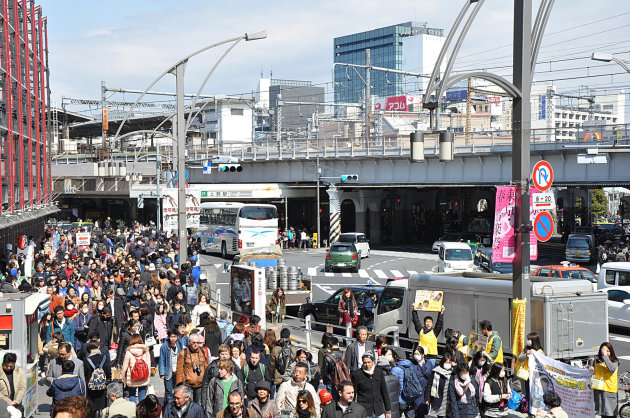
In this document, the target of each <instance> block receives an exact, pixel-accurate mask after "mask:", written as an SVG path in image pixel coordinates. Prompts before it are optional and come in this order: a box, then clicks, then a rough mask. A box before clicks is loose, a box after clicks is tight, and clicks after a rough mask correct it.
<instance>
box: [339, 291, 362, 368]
mask: <svg viewBox="0 0 630 418" xmlns="http://www.w3.org/2000/svg"><path fill="white" fill-rule="evenodd" d="M337 310H338V311H339V325H344V326H346V327H348V326H349V325H352V326H356V325H357V324H358V323H359V307H358V306H357V301H356V300H355V299H354V292H352V290H350V289H345V290H344V291H343V294H342V296H341V298H340V299H339V306H338V307H337ZM366 331H367V328H366ZM356 368H358V366H357V367H355V369H356Z"/></svg>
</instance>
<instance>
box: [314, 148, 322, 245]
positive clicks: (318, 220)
mask: <svg viewBox="0 0 630 418" xmlns="http://www.w3.org/2000/svg"><path fill="white" fill-rule="evenodd" d="M319 170H320V169H319V154H317V169H316V171H317V172H316V174H317V190H316V191H315V195H316V196H317V207H316V208H315V216H317V248H322V233H321V232H322V231H321V230H320V221H321V219H320V218H321V216H320V214H319V208H320V202H319V176H320V174H321V172H320V171H319Z"/></svg>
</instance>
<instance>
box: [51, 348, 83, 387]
mask: <svg viewBox="0 0 630 418" xmlns="http://www.w3.org/2000/svg"><path fill="white" fill-rule="evenodd" d="M70 360H72V362H73V363H74V372H73V374H74V375H76V376H79V378H80V379H81V380H83V382H84V383H85V374H84V373H83V362H82V361H81V360H79V359H78V358H76V357H75V356H74V354H73V355H72V357H70ZM61 363H63V361H62V360H61V359H60V358H59V357H57V358H56V359H55V360H53V361H51V362H50V364H48V371H47V372H46V380H47V381H48V383H51V384H52V382H53V381H54V380H55V379H57V378H59V377H60V376H61V375H62V374H63V372H62V371H61Z"/></svg>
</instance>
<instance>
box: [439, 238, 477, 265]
mask: <svg viewBox="0 0 630 418" xmlns="http://www.w3.org/2000/svg"><path fill="white" fill-rule="evenodd" d="M474 269H475V264H474V260H473V253H472V249H471V248H470V245H468V244H466V243H464V242H443V243H441V244H440V246H439V247H438V265H437V271H438V273H456V272H460V271H473V270H474Z"/></svg>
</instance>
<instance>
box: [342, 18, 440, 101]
mask: <svg viewBox="0 0 630 418" xmlns="http://www.w3.org/2000/svg"><path fill="white" fill-rule="evenodd" d="M444 40H445V38H444V30H443V29H435V28H429V27H427V24H426V23H417V22H407V23H401V24H398V25H392V26H387V27H384V28H379V29H373V30H369V31H366V32H361V33H355V34H351V35H346V36H340V37H338V38H335V39H334V62H335V63H346V64H358V65H365V55H366V54H365V50H366V49H370V64H371V65H373V66H376V67H382V68H391V69H394V70H401V71H408V72H413V73H420V74H430V73H431V72H432V71H433V67H434V66H435V62H436V61H437V57H438V55H439V53H440V49H441V48H442V46H443V45H444ZM357 73H358V74H357ZM359 75H360V77H359ZM361 78H363V80H365V70H364V69H362V68H357V69H356V70H355V69H352V68H349V67H346V66H343V65H335V69H334V81H335V102H336V103H356V102H359V101H360V100H361V98H362V97H364V94H365V83H364V81H362V79H361ZM371 78H372V82H371V85H372V92H371V94H372V95H373V96H379V97H392V96H400V95H403V94H410V95H415V94H420V93H421V92H423V89H424V86H425V83H426V81H427V79H426V78H418V77H409V76H403V75H401V74H394V73H387V72H382V71H372V73H371Z"/></svg>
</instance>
